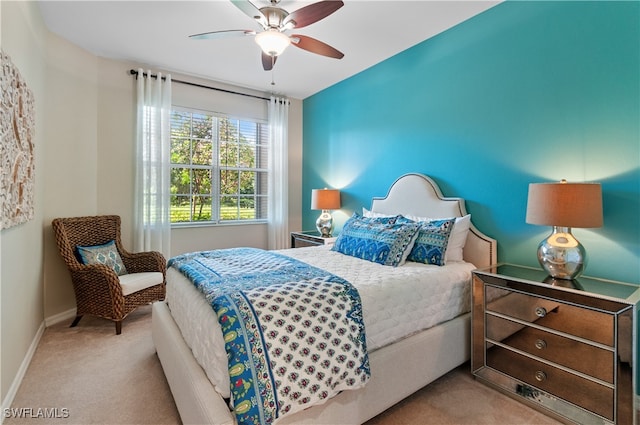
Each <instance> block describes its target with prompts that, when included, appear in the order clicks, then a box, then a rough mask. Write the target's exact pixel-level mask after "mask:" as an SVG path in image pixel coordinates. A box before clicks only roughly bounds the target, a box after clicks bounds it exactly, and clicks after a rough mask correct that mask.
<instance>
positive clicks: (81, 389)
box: [4, 307, 557, 425]
mask: <svg viewBox="0 0 640 425" xmlns="http://www.w3.org/2000/svg"><path fill="white" fill-rule="evenodd" d="M68 326H69V323H60V324H57V325H54V326H51V327H49V328H47V329H46V330H45V332H44V335H43V337H42V340H41V342H40V345H39V346H38V349H37V350H36V353H35V355H34V358H33V360H32V362H31V365H30V366H29V369H28V371H27V374H26V376H25V378H24V380H23V382H22V385H21V386H20V388H19V390H18V394H17V395H16V398H15V400H14V402H13V405H12V408H13V409H14V411H16V410H15V409H17V411H22V412H23V414H26V415H27V416H31V417H28V418H16V417H9V418H5V420H4V423H5V424H7V425H14V424H28V425H31V424H34V425H35V424H38V425H42V424H61V425H62V424H77V425H88V424H105V425H106V424H180V418H179V415H178V412H177V410H176V406H175V404H174V402H173V398H172V396H171V392H170V390H169V387H168V385H167V382H166V380H165V378H164V375H163V373H162V367H161V365H160V361H159V360H158V357H157V355H156V354H155V349H154V346H153V342H152V340H151V308H150V307H143V308H140V309H138V310H137V311H135V312H133V313H132V314H131V315H129V317H128V318H127V319H125V321H124V322H123V324H122V334H121V335H116V334H115V327H114V325H113V323H112V322H110V321H107V320H102V319H98V318H94V317H90V316H85V317H84V318H83V319H82V321H80V324H79V325H78V326H77V327H75V328H69V327H68ZM39 409H40V410H39ZM42 409H47V410H46V411H44V410H42ZM39 414H40V415H42V414H48V415H51V414H53V415H54V416H57V417H53V418H48V419H45V418H43V417H42V416H40V417H38V415H39ZM65 416H66V417H65ZM390 424H393V425H395V424H398V425H400V424H407V425H409V424H416V425H422V424H523V425H524V424H540V425H546V424H557V422H555V421H554V420H552V419H550V418H549V417H547V416H544V415H542V414H540V413H538V412H536V411H534V410H532V409H529V408H528V407H526V406H524V405H522V404H520V403H518V402H517V401H515V400H512V399H510V398H508V397H506V396H504V395H502V394H500V393H499V392H497V391H494V390H492V389H491V388H488V387H486V386H484V385H482V384H480V383H479V382H476V381H475V380H474V379H473V377H472V376H471V374H470V373H469V365H468V364H466V365H463V366H461V367H460V368H457V369H455V370H453V371H452V372H450V373H449V374H447V375H445V376H443V377H442V378H440V379H439V380H437V381H436V382H434V383H432V384H431V385H429V386H427V387H425V388H424V389H422V390H421V391H418V392H417V393H416V394H414V395H413V396H411V397H409V398H408V399H406V400H404V401H402V402H401V403H399V404H397V405H396V406H394V407H392V408H391V409H389V410H387V411H385V412H384V413H382V414H381V415H379V416H377V417H376V418H373V419H372V420H370V421H369V422H367V425H390Z"/></svg>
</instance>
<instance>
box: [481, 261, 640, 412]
mask: <svg viewBox="0 0 640 425" xmlns="http://www.w3.org/2000/svg"><path fill="white" fill-rule="evenodd" d="M472 297H473V302H472V313H471V314H472V316H471V317H472V319H471V320H472V331H471V333H472V354H471V370H472V373H473V374H474V376H475V377H476V378H477V379H478V380H479V381H482V382H484V383H486V384H489V385H491V386H493V387H494V388H497V389H499V390H501V391H503V392H506V393H507V394H509V395H511V396H513V397H515V398H517V399H519V400H521V401H523V402H525V403H527V404H528V405H530V406H532V407H534V408H537V409H539V410H541V411H543V412H545V413H547V414H549V415H550V416H553V417H555V418H556V419H558V420H561V421H563V422H567V423H573V422H575V423H583V424H584V423H589V424H596V423H599V424H633V423H635V422H634V416H635V408H634V404H635V391H634V388H633V381H634V375H635V374H636V371H635V358H634V352H635V349H634V340H633V335H634V329H635V328H636V326H637V314H638V304H639V301H640V287H639V286H637V285H632V284H627V283H622V282H612V281H605V280H602V279H594V278H589V277H580V278H578V279H576V280H573V281H567V280H561V279H557V280H553V279H551V278H550V277H549V276H548V275H547V273H546V272H544V271H542V270H539V269H534V268H528V267H521V266H515V265H510V264H500V265H497V266H493V267H490V268H487V269H481V270H475V271H474V272H473V288H472Z"/></svg>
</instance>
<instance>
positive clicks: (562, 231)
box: [526, 180, 602, 280]
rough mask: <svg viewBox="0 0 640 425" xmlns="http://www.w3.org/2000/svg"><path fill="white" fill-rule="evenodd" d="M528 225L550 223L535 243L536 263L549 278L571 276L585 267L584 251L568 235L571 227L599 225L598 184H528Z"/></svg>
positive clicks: (600, 203) (599, 198)
mask: <svg viewBox="0 0 640 425" xmlns="http://www.w3.org/2000/svg"><path fill="white" fill-rule="evenodd" d="M526 222H527V223H530V224H539V225H547V226H553V231H552V232H551V235H550V236H549V237H547V238H546V239H545V240H543V241H542V242H540V245H538V262H539V263H540V265H541V266H542V268H543V269H545V270H546V271H547V272H548V273H549V275H550V276H551V277H552V278H556V279H569V280H571V279H575V278H576V277H578V276H579V275H580V274H581V273H582V271H583V269H584V266H585V262H586V251H585V249H584V247H583V246H582V244H580V242H578V240H577V239H576V238H575V237H574V236H573V235H572V234H571V228H572V227H578V228H581V227H585V228H589V227H601V226H602V189H601V186H600V184H599V183H567V181H566V180H562V181H560V182H558V183H531V184H529V197H528V199H527V218H526Z"/></svg>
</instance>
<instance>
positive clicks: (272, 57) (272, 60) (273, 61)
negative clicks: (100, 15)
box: [271, 56, 276, 86]
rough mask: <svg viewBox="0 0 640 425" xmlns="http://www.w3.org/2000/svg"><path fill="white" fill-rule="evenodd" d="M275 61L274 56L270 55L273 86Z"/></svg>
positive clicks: (272, 83)
mask: <svg viewBox="0 0 640 425" xmlns="http://www.w3.org/2000/svg"><path fill="white" fill-rule="evenodd" d="M275 63H276V57H275V56H271V85H272V86H275V85H276V82H275V81H274V79H275V78H274V74H275V72H276V71H275Z"/></svg>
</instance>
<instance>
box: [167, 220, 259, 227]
mask: <svg viewBox="0 0 640 425" xmlns="http://www.w3.org/2000/svg"><path fill="white" fill-rule="evenodd" d="M257 224H258V225H265V224H267V220H247V221H241V222H240V221H234V222H223V223H215V222H212V221H202V222H198V221H195V222H188V223H187V222H185V223H171V229H191V228H194V227H228V226H253V225H257Z"/></svg>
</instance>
